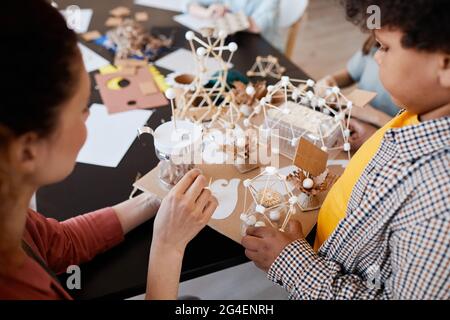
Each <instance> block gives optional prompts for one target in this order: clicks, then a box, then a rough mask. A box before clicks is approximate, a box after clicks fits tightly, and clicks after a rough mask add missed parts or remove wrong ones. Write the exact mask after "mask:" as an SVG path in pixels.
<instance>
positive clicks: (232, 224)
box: [133, 153, 346, 243]
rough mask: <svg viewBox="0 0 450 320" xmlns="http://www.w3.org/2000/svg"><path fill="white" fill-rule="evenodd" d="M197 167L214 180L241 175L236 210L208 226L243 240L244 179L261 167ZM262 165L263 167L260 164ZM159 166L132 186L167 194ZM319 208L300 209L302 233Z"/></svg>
mask: <svg viewBox="0 0 450 320" xmlns="http://www.w3.org/2000/svg"><path fill="white" fill-rule="evenodd" d="M345 157H346V154H344V153H342V154H340V156H339V158H341V159H344V158H345ZM290 165H292V160H291V159H288V158H286V157H284V156H280V168H283V167H287V166H290ZM196 167H197V168H200V169H201V170H202V171H203V174H204V175H205V177H206V178H207V180H209V179H210V178H212V181H215V180H218V179H225V180H231V179H233V178H238V179H240V180H241V183H240V184H239V187H238V201H237V206H236V208H235V209H234V211H233V213H232V214H231V215H229V216H228V217H227V218H225V219H220V220H217V219H211V220H210V221H209V223H208V226H210V227H211V228H213V229H214V230H216V231H217V232H219V233H221V234H223V235H225V236H226V237H228V238H230V239H232V240H234V241H236V242H238V243H240V242H241V239H242V235H241V220H240V214H241V213H242V212H243V211H244V194H245V188H244V185H243V183H242V181H244V180H245V179H251V178H253V177H255V176H256V175H258V174H259V173H260V169H256V170H253V171H250V172H247V173H240V172H239V171H238V170H237V169H236V168H235V166H234V165H230V164H225V165H217V164H214V165H209V164H202V165H197V166H196ZM261 168H264V166H263V167H261ZM329 169H330V171H331V172H332V173H334V174H336V175H337V176H339V175H341V174H342V172H343V168H342V167H341V166H331V167H329ZM158 170H159V169H158V168H155V169H153V170H152V171H150V172H149V173H148V174H146V175H145V176H144V177H142V178H141V179H140V180H138V181H137V182H136V183H135V184H134V185H133V186H134V187H136V188H138V189H139V190H141V191H143V192H151V193H154V194H155V195H157V196H158V197H160V198H163V197H165V196H166V194H167V193H168V192H169V189H167V188H166V187H164V186H163V185H162V183H161V182H160V181H159V177H158V174H159V172H158ZM323 197H325V194H321V198H323ZM318 211H319V210H312V211H307V212H300V211H299V212H298V213H297V214H296V215H295V216H293V219H296V220H298V221H300V223H301V224H302V228H303V234H304V235H305V236H306V235H308V234H309V233H310V232H311V230H312V228H313V227H314V225H315V224H316V221H317V214H318Z"/></svg>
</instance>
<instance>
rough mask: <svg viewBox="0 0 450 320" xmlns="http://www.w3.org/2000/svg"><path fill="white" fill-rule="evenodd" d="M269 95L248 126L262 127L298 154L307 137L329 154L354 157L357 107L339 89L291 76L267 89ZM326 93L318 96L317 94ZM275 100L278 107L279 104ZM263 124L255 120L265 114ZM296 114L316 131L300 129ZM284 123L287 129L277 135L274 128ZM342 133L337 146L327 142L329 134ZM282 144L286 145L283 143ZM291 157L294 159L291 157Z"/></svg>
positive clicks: (245, 122) (251, 117)
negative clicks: (353, 121) (353, 119)
mask: <svg viewBox="0 0 450 320" xmlns="http://www.w3.org/2000/svg"><path fill="white" fill-rule="evenodd" d="M267 91H268V93H267V95H266V96H265V97H264V98H262V99H261V100H260V104H259V106H258V107H256V108H254V110H253V112H252V114H250V116H249V117H248V118H247V119H244V121H243V123H244V127H254V128H259V129H260V130H262V131H263V132H264V135H265V136H267V137H269V136H271V135H272V136H275V137H278V138H279V139H280V141H281V142H283V143H285V144H286V145H289V146H290V147H291V148H292V150H293V151H295V148H296V146H297V145H298V142H299V141H300V139H301V138H302V137H305V138H307V139H309V140H311V141H313V142H314V144H316V145H318V146H320V148H321V149H322V150H323V151H325V152H327V151H331V150H344V151H345V152H347V154H348V157H349V158H350V143H349V137H350V129H349V122H350V118H351V111H352V107H353V103H352V101H350V100H348V99H347V98H346V97H345V96H344V95H343V94H342V93H341V91H340V89H339V88H338V87H326V86H319V85H317V84H316V83H315V82H314V81H313V80H311V79H309V80H299V79H291V78H289V77H287V76H283V77H281V80H280V81H279V82H278V83H276V84H275V85H274V86H268V87H267ZM319 91H321V92H324V94H323V95H318V94H317V93H316V92H319ZM275 100H278V101H277V102H276V104H277V105H275V102H274V101H275ZM261 113H262V116H263V119H264V120H263V123H262V124H257V123H256V121H255V118H256V116H257V115H259V114H261ZM294 115H295V116H298V117H300V120H302V121H304V122H305V125H306V126H311V125H312V124H314V125H315V126H314V130H306V129H305V130H298V128H297V127H296V123H295V121H293V119H294ZM280 124H284V130H281V129H280V130H279V132H280V134H279V135H277V134H275V133H274V132H273V131H274V130H273V129H278V128H279V127H280ZM338 131H339V133H340V135H341V136H342V139H340V140H339V139H334V140H335V141H336V140H338V141H339V143H338V144H337V145H333V146H330V145H329V143H327V141H326V140H325V132H334V133H335V134H336V132H338ZM280 145H282V144H280ZM288 156H289V157H292V156H293V153H292V154H288Z"/></svg>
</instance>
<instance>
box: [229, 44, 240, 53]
mask: <svg viewBox="0 0 450 320" xmlns="http://www.w3.org/2000/svg"><path fill="white" fill-rule="evenodd" d="M237 49H238V45H237V44H236V42H230V43H229V44H228V50H230V52H235V51H236V50H237Z"/></svg>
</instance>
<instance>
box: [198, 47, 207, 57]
mask: <svg viewBox="0 0 450 320" xmlns="http://www.w3.org/2000/svg"><path fill="white" fill-rule="evenodd" d="M205 54H206V49H205V48H203V47H200V48H198V49H197V55H198V56H199V57H203V56H204V55H205Z"/></svg>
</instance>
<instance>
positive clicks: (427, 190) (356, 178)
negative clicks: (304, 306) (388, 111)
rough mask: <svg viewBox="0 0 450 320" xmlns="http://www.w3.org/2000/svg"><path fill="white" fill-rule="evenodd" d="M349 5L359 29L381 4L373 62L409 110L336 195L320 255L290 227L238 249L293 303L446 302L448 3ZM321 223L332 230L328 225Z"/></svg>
mask: <svg viewBox="0 0 450 320" xmlns="http://www.w3.org/2000/svg"><path fill="white" fill-rule="evenodd" d="M344 2H345V5H346V11H347V16H348V17H349V18H350V19H351V20H352V21H354V22H355V23H357V24H359V25H361V26H365V25H366V19H367V17H368V15H367V14H366V12H367V8H368V6H370V5H377V6H378V7H379V8H380V10H381V29H378V30H375V31H374V34H375V36H376V39H377V41H378V42H379V44H380V49H379V51H378V52H377V53H376V56H375V59H376V60H377V62H378V64H379V65H380V79H381V81H382V83H383V85H384V87H385V88H386V90H387V91H388V92H389V93H390V94H391V96H392V98H393V100H394V102H395V103H396V104H397V105H398V106H401V107H402V108H404V109H405V111H404V112H402V113H401V114H399V115H398V116H397V117H395V118H394V119H393V120H392V121H390V122H389V123H388V124H386V125H385V126H384V127H383V128H381V129H380V130H379V131H377V132H376V133H375V135H374V136H372V137H371V138H370V139H369V140H368V141H367V142H366V143H365V144H364V145H363V146H362V147H361V149H360V150H359V151H358V152H357V153H356V154H355V156H354V157H353V159H352V161H351V162H350V164H349V166H348V167H347V169H346V171H345V172H344V174H343V175H342V177H341V178H340V179H339V181H337V182H336V184H335V185H334V187H333V188H332V190H330V193H329V194H328V196H327V198H326V200H325V203H324V205H323V206H322V209H321V211H320V213H319V221H318V226H317V228H318V238H322V240H325V239H326V238H327V237H328V235H330V234H331V235H330V236H329V237H328V239H326V241H325V242H324V243H323V245H322V246H321V247H320V250H319V252H318V253H315V251H314V250H313V249H312V248H311V247H310V246H309V244H308V243H307V242H306V241H305V239H304V237H303V236H302V234H301V231H300V230H301V226H299V225H298V224H294V223H293V224H291V226H290V229H289V230H288V232H285V233H282V232H279V231H277V230H274V229H270V228H249V230H248V232H247V234H248V235H247V236H246V237H244V238H243V240H242V244H243V245H244V247H245V248H246V254H247V256H248V257H249V258H250V259H252V260H253V261H254V262H255V264H256V265H257V266H258V267H260V268H262V269H263V270H265V271H268V277H269V279H271V280H272V281H274V282H276V283H278V284H280V285H281V286H283V287H284V288H285V289H286V290H288V291H289V293H290V297H291V298H294V299H450V204H449V203H450V166H449V155H450V147H449V146H450V2H449V1H442V0H427V1H423V0H421V1H409V0H403V1H389V0H346V1H344ZM343 212H345V215H344V214H343ZM340 216H343V217H342V219H340ZM323 217H327V218H329V219H328V221H333V219H334V222H335V223H334V225H333V224H331V225H332V227H330V225H329V227H328V229H327V228H322V227H321V221H323ZM336 225H337V227H336V229H335V230H334V231H333V229H334V227H335V226H336Z"/></svg>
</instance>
